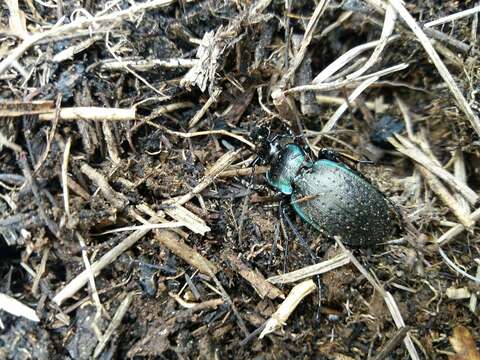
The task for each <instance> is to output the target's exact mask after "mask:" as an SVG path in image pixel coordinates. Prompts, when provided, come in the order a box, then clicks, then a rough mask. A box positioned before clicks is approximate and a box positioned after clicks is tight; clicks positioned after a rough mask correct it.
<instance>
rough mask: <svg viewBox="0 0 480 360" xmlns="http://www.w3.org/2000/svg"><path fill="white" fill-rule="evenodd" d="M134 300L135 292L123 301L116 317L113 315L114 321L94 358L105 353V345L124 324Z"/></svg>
mask: <svg viewBox="0 0 480 360" xmlns="http://www.w3.org/2000/svg"><path fill="white" fill-rule="evenodd" d="M132 300H133V292H129V293H128V294H127V296H125V299H123V301H122V303H121V304H120V306H119V307H118V309H117V311H116V312H115V315H113V318H112V321H111V322H110V324H109V325H108V328H107V330H106V331H105V334H104V335H103V336H102V338H101V339H100V341H99V343H98V344H97V346H96V348H95V351H94V353H93V357H94V358H97V357H98V356H99V355H100V354H101V353H102V351H103V349H104V347H105V345H106V344H107V342H108V340H110V338H111V337H112V335H113V333H114V332H115V330H116V329H117V328H118V327H119V326H120V324H121V323H122V319H123V317H124V316H125V314H126V313H127V310H128V308H129V307H130V304H131V303H132Z"/></svg>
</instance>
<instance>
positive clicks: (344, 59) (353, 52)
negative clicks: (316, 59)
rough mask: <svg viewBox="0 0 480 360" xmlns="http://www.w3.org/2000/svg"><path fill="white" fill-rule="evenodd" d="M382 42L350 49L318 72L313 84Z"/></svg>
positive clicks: (394, 38)
mask: <svg viewBox="0 0 480 360" xmlns="http://www.w3.org/2000/svg"><path fill="white" fill-rule="evenodd" d="M399 38H400V36H398V35H394V36H391V37H389V38H388V39H387V43H389V42H392V41H395V40H397V39H399ZM380 43H381V40H375V41H371V42H368V43H365V44H362V45H358V46H357V47H354V48H353V49H350V50H349V51H347V52H346V53H345V54H343V55H341V56H340V57H339V58H337V59H336V60H335V61H334V62H332V63H331V64H330V65H328V66H327V67H326V68H325V69H323V70H322V72H321V73H320V74H318V75H317V76H316V77H315V78H314V79H313V80H312V84H320V83H323V82H325V81H326V80H327V79H328V78H330V77H331V76H332V75H333V74H335V73H336V72H337V71H338V70H340V69H341V68H343V67H344V66H345V65H346V64H348V63H349V62H350V61H352V60H353V59H355V58H357V57H358V55H360V54H361V53H363V52H364V51H367V50H369V49H372V48H375V47H376V46H378V45H379V44H380Z"/></svg>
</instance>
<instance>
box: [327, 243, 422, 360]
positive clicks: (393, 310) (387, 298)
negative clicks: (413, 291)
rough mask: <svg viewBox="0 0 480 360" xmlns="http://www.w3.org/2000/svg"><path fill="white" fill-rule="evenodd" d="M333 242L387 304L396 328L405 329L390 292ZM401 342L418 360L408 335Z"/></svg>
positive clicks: (418, 358) (348, 252)
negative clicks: (348, 257)
mask: <svg viewBox="0 0 480 360" xmlns="http://www.w3.org/2000/svg"><path fill="white" fill-rule="evenodd" d="M335 241H336V242H337V244H338V245H339V246H340V248H341V249H342V250H343V251H344V252H345V253H347V254H349V256H350V259H351V261H352V263H353V264H354V265H355V267H356V268H357V269H358V270H359V271H360V272H361V273H362V275H363V276H365V278H366V279H367V280H368V282H369V283H370V284H371V285H372V286H373V287H374V288H375V290H376V291H378V292H379V293H380V294H381V295H382V297H383V300H384V301H385V303H386V304H387V308H388V310H389V311H390V314H391V315H392V318H393V321H394V323H395V325H396V327H397V328H398V329H400V328H402V327H405V322H404V321H403V318H402V314H401V312H400V309H399V308H398V306H397V303H396V302H395V299H394V298H393V296H392V294H390V292H388V291H385V289H384V288H383V286H382V285H381V284H380V283H379V282H378V281H377V280H376V279H375V278H374V277H373V276H372V275H370V273H369V272H368V271H367V269H365V268H364V267H363V265H362V264H360V262H359V261H358V260H357V259H356V258H355V256H354V255H353V254H352V253H351V252H350V251H349V250H347V248H345V245H343V243H342V242H341V241H340V239H338V238H337V237H336V238H335ZM403 342H404V344H405V346H406V348H407V350H408V352H409V354H410V357H411V358H412V359H414V360H420V357H419V356H418V353H417V350H416V348H415V345H413V342H412V339H411V337H410V336H409V335H408V334H406V336H405V338H404V339H403Z"/></svg>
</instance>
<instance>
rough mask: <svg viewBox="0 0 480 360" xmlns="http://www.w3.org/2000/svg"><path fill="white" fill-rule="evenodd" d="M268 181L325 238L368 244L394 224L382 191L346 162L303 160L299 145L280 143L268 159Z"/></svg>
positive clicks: (372, 243)
mask: <svg viewBox="0 0 480 360" xmlns="http://www.w3.org/2000/svg"><path fill="white" fill-rule="evenodd" d="M267 181H268V183H269V184H270V185H271V186H272V187H273V188H275V189H276V190H278V191H280V192H282V193H283V194H287V195H291V204H292V206H293V208H294V209H295V211H296V212H297V214H298V215H299V216H300V217H301V218H302V219H303V220H305V221H306V222H308V223H309V224H311V225H312V226H314V227H315V228H316V229H318V230H319V231H321V232H322V233H324V234H325V235H326V236H327V237H331V238H333V237H335V236H339V237H340V238H341V239H342V241H343V242H345V243H346V244H349V245H353V246H372V245H376V244H378V243H380V242H382V241H384V240H385V239H386V237H387V236H388V235H389V234H390V232H391V229H392V222H393V218H392V212H391V206H390V204H389V202H388V200H387V199H386V198H385V196H384V195H383V194H382V193H381V192H380V191H379V190H378V189H377V188H375V187H374V186H373V185H372V184H370V183H369V182H368V181H367V180H366V179H365V178H364V177H363V176H361V175H360V174H359V173H358V172H356V171H355V170H353V169H351V168H349V167H348V166H346V165H344V164H342V163H339V162H335V161H332V160H328V159H320V160H317V161H316V162H315V163H312V162H310V161H308V160H307V156H306V154H305V152H304V151H303V150H302V148H300V147H299V146H298V145H295V144H289V145H287V146H285V147H284V148H282V149H281V150H280V151H279V152H278V154H277V156H276V157H275V158H274V159H273V160H272V164H271V168H270V170H269V172H268V173H267Z"/></svg>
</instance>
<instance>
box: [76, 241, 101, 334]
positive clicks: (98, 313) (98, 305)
mask: <svg viewBox="0 0 480 360" xmlns="http://www.w3.org/2000/svg"><path fill="white" fill-rule="evenodd" d="M76 235H77V239H78V243H79V244H80V249H82V259H83V264H84V265H85V271H86V272H87V276H88V285H89V287H90V291H91V295H92V298H93V302H94V304H95V307H96V309H97V311H96V312H95V317H94V318H93V320H92V324H91V326H92V329H93V330H94V332H95V334H96V335H97V338H98V339H101V338H102V334H101V331H100V329H99V327H98V322H99V320H100V317H101V316H102V310H103V306H102V302H101V301H100V296H99V295H98V291H97V286H96V285H95V275H94V274H93V272H92V267H91V265H90V260H89V259H88V255H87V250H86V249H87V246H86V244H85V240H84V239H83V237H82V236H81V235H80V234H79V233H78V232H77V233H76Z"/></svg>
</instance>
